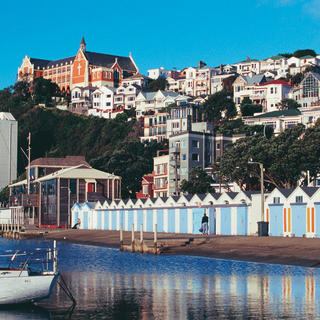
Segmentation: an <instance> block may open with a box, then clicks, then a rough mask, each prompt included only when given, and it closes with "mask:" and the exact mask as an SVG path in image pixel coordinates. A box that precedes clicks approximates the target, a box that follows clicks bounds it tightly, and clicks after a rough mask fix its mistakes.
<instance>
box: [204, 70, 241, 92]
mask: <svg viewBox="0 0 320 320" xmlns="http://www.w3.org/2000/svg"><path fill="white" fill-rule="evenodd" d="M235 77H236V73H232V72H230V73H226V72H223V73H218V74H216V75H214V76H212V77H211V84H210V93H209V94H215V93H217V92H219V91H221V90H223V89H226V90H230V89H231V88H232V82H233V80H234V78H235ZM229 80H230V81H229ZM229 82H230V85H228V84H229Z"/></svg>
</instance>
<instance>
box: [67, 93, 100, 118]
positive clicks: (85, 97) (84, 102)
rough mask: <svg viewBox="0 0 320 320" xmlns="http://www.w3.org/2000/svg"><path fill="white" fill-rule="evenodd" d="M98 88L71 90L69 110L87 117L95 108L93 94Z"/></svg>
mask: <svg viewBox="0 0 320 320" xmlns="http://www.w3.org/2000/svg"><path fill="white" fill-rule="evenodd" d="M95 90H97V88H96V87H74V88H73V89H72V90H71V104H70V105H69V108H68V110H69V111H71V112H74V113H77V114H83V115H87V114H88V111H89V110H91V109H92V108H93V104H92V93H93V92H94V91H95Z"/></svg>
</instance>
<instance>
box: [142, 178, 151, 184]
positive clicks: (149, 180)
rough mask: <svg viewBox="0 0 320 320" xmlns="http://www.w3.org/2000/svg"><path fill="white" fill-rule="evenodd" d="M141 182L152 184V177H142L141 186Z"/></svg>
mask: <svg viewBox="0 0 320 320" xmlns="http://www.w3.org/2000/svg"><path fill="white" fill-rule="evenodd" d="M143 180H145V181H146V182H147V183H149V184H150V183H153V176H143V177H142V184H143V182H144V181H143Z"/></svg>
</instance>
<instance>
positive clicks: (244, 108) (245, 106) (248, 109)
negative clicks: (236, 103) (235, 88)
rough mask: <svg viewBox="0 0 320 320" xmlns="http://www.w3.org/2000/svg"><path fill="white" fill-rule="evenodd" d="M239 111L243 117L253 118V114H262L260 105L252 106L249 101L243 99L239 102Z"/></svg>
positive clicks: (246, 98)
mask: <svg viewBox="0 0 320 320" xmlns="http://www.w3.org/2000/svg"><path fill="white" fill-rule="evenodd" d="M240 110H241V115H242V116H243V117H246V116H253V115H254V113H257V112H262V105H261V104H254V103H252V101H251V99H249V98H248V97H245V98H244V99H243V100H242V102H241V106H240Z"/></svg>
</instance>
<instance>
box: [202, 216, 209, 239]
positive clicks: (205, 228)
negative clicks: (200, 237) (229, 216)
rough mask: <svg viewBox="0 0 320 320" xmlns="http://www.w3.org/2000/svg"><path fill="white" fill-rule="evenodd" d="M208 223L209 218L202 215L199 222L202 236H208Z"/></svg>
mask: <svg viewBox="0 0 320 320" xmlns="http://www.w3.org/2000/svg"><path fill="white" fill-rule="evenodd" d="M208 222H209V218H208V216H207V215H206V213H204V215H203V217H202V220H201V225H202V234H208V233H209V227H208Z"/></svg>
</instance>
